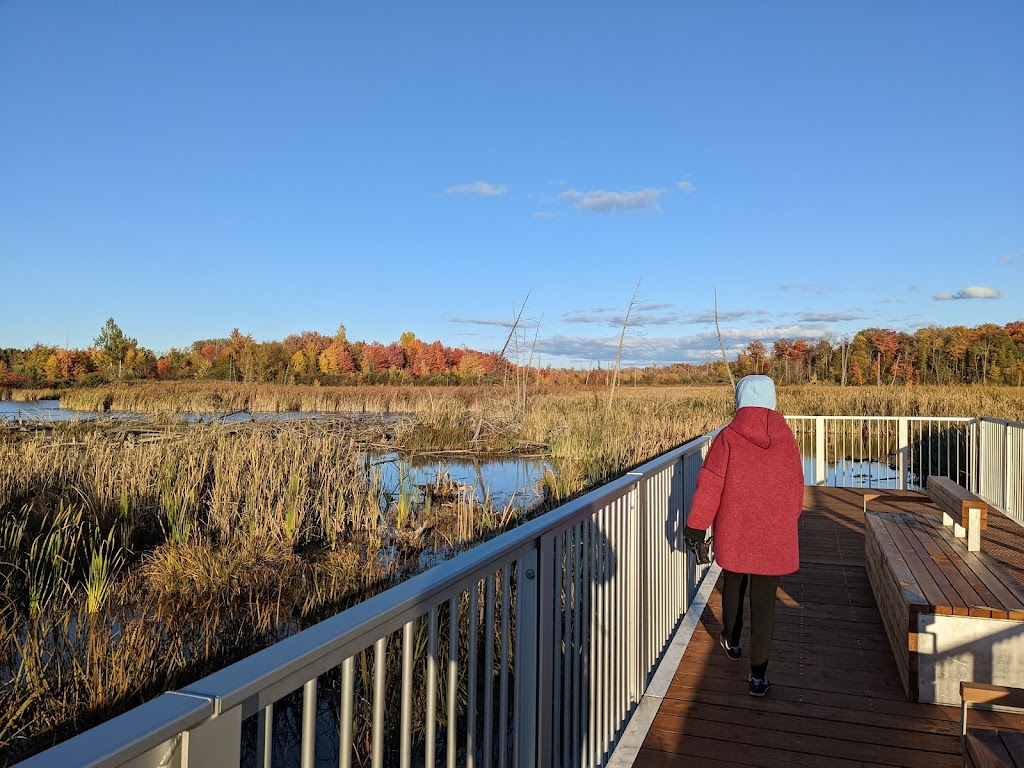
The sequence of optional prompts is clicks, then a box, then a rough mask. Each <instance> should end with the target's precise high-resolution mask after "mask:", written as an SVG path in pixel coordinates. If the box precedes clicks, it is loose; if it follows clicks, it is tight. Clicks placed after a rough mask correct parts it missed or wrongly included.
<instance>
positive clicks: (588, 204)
mask: <svg viewBox="0 0 1024 768" xmlns="http://www.w3.org/2000/svg"><path fill="white" fill-rule="evenodd" d="M663 192H664V190H662V189H655V188H654V187H647V188H646V189H640V190H636V191H632V192H606V191H605V190H603V189H598V190H594V191H591V192H580V191H579V190H576V189H570V190H568V191H566V192H563V193H562V194H561V195H560V197H563V198H565V199H566V200H568V201H569V203H570V204H571V205H572V207H573V208H577V209H579V210H581V211H590V212H591V213H632V212H643V211H657V210H660V209H659V207H658V200H659V199H660V198H661V195H662V193H663Z"/></svg>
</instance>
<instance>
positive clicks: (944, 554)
mask: <svg viewBox="0 0 1024 768" xmlns="http://www.w3.org/2000/svg"><path fill="white" fill-rule="evenodd" d="M906 529H907V530H908V531H909V532H912V534H913V535H914V537H916V539H917V541H918V542H919V543H920V544H921V546H922V547H924V550H925V552H927V553H928V557H929V558H931V561H932V563H933V564H934V565H935V567H936V568H938V569H939V571H940V572H941V573H942V577H943V579H944V580H945V581H944V582H943V583H939V587H940V588H941V589H942V591H943V594H944V595H945V596H946V599H947V600H948V602H949V605H950V607H951V608H952V611H953V615H954V616H969V615H970V606H972V605H983V604H984V602H985V601H984V600H983V599H982V597H981V595H980V594H978V591H977V590H976V589H975V588H974V586H973V585H972V583H971V581H969V580H968V579H966V578H964V575H963V574H962V573H961V572H960V571H959V570H958V569H957V567H956V566H955V565H954V564H953V560H952V559H950V554H953V555H954V558H955V559H959V558H958V557H956V556H955V553H950V552H949V551H948V550H947V551H943V548H942V547H941V546H940V542H941V541H942V539H941V538H940V537H939V536H936V535H935V534H936V533H937V531H935V530H934V529H933V528H932V526H931V524H930V523H929V522H928V521H924V520H919V519H916V518H915V519H914V524H913V525H908V526H906ZM989 615H990V616H991V612H989Z"/></svg>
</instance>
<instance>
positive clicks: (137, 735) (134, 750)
mask: <svg viewBox="0 0 1024 768" xmlns="http://www.w3.org/2000/svg"><path fill="white" fill-rule="evenodd" d="M213 713H214V712H213V702H212V701H210V700H209V699H201V698H197V697H195V696H183V695H181V694H180V693H165V694H163V695H162V696H160V697H158V698H156V699H153V700H152V701H149V702H146V703H145V704H143V705H142V706H139V707H135V708H134V709H130V710H128V711H127V712H125V713H124V714H122V715H119V716H117V717H116V718H114V719H113V720H108V721H107V722H105V723H102V724H100V725H97V726H96V727H95V728H90V729H89V730H88V731H85V732H84V733H81V734H79V735H78V736H76V737H75V738H74V739H70V740H68V741H65V742H62V743H60V744H58V745H57V746H55V747H51V748H50V749H48V750H46V751H45V752H41V753H40V754H38V755H35V756H34V757H30V758H28V759H27V760H25V761H24V762H21V763H18V766H19V768H44V767H48V766H54V765H77V766H81V767H82V768H102V767H103V766H118V765H123V764H124V763H126V762H127V761H129V760H132V759H134V758H136V757H139V756H140V755H144V754H146V752H149V751H150V750H152V749H154V748H155V747H158V746H159V745H161V744H163V743H164V742H166V741H168V740H170V739H173V738H175V737H176V736H177V735H178V734H180V733H181V732H182V731H187V730H190V729H192V728H195V727H196V726H197V725H199V724H200V723H202V722H203V721H204V720H206V719H207V718H208V717H210V716H211V715H212V714H213Z"/></svg>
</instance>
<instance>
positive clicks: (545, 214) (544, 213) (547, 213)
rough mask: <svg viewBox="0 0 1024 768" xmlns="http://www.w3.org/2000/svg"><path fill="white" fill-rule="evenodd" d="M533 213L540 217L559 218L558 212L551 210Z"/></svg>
mask: <svg viewBox="0 0 1024 768" xmlns="http://www.w3.org/2000/svg"><path fill="white" fill-rule="evenodd" d="M533 215H534V216H536V217H537V218H538V219H557V218H558V214H557V213H551V211H534V212H533Z"/></svg>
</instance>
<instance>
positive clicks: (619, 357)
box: [608, 280, 640, 413]
mask: <svg viewBox="0 0 1024 768" xmlns="http://www.w3.org/2000/svg"><path fill="white" fill-rule="evenodd" d="M639 291H640V281H639V280H637V281H636V287H635V288H634V289H633V297H632V298H631V299H630V300H629V306H628V307H626V316H625V317H624V318H622V333H621V334H619V348H618V350H616V352H615V371H614V372H613V373H612V387H611V390H610V391H609V392H608V412H609V413H610V412H611V410H612V398H614V397H615V383H616V382H617V381H618V380H619V366H620V365H621V364H622V345H623V343H624V342H625V340H626V328H628V327H629V316H630V315H631V314H632V313H633V307H635V306H636V295H637V293H639Z"/></svg>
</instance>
